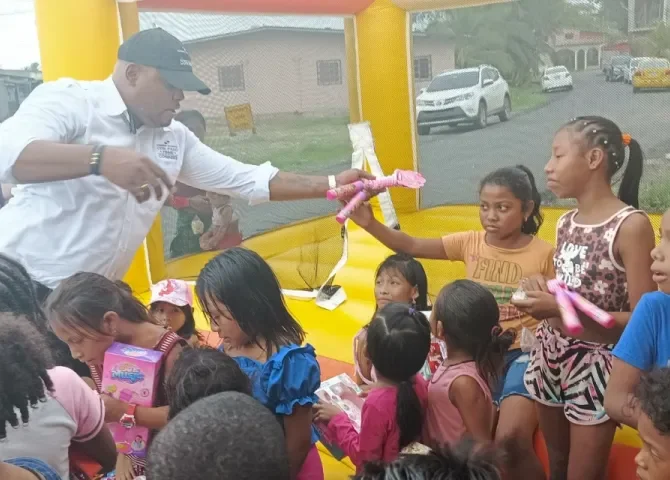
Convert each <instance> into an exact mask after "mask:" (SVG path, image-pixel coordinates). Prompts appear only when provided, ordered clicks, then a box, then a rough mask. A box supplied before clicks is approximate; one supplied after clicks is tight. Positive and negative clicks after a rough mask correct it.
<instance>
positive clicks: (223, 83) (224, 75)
mask: <svg viewBox="0 0 670 480" xmlns="http://www.w3.org/2000/svg"><path fill="white" fill-rule="evenodd" d="M219 90H221V91H222V92H232V91H236V90H244V67H243V66H242V65H228V66H226V67H219Z"/></svg>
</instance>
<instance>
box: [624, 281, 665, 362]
mask: <svg viewBox="0 0 670 480" xmlns="http://www.w3.org/2000/svg"><path fill="white" fill-rule="evenodd" d="M658 294H660V295H665V294H663V293H660V292H653V293H647V294H645V295H643V296H642V298H641V299H640V301H639V302H638V304H637V306H636V307H635V310H633V314H632V315H631V317H630V320H629V321H628V325H626V328H625V329H624V331H623V334H622V335H621V338H620V339H619V342H618V343H617V344H616V346H615V347H614V351H613V352H612V354H613V355H614V356H615V357H617V358H618V359H619V360H622V361H624V362H626V363H627V364H629V365H631V366H633V367H635V368H639V369H640V370H642V371H648V370H651V369H652V368H654V366H655V365H656V363H657V359H656V339H657V337H658V333H659V328H658V327H659V322H660V321H662V320H663V319H662V318H660V317H661V311H662V308H659V307H662V305H661V304H660V303H659V301H660V300H661V298H660V297H659V296H658Z"/></svg>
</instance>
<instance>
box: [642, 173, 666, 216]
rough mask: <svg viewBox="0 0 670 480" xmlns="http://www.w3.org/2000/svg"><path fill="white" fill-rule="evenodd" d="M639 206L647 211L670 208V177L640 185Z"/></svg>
mask: <svg viewBox="0 0 670 480" xmlns="http://www.w3.org/2000/svg"><path fill="white" fill-rule="evenodd" d="M640 208H641V209H642V210H644V211H646V212H649V213H663V212H665V211H666V210H667V209H668V208H670V179H669V178H666V179H664V180H654V181H651V182H647V183H643V184H642V185H640Z"/></svg>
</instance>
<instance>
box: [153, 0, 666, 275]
mask: <svg viewBox="0 0 670 480" xmlns="http://www.w3.org/2000/svg"><path fill="white" fill-rule="evenodd" d="M540 3H542V2H540ZM545 3H546V5H545ZM545 3H542V5H540V4H538V3H537V2H531V1H528V0H523V1H520V2H517V4H515V5H493V6H486V7H475V8H468V9H458V10H453V11H449V12H446V11H445V12H430V13H424V14H420V15H417V16H415V17H414V19H413V20H414V21H413V25H414V26H413V30H414V39H413V54H412V55H413V74H414V80H415V91H416V93H417V97H418V100H417V110H418V118H417V121H418V135H417V144H418V152H419V168H420V171H421V172H422V173H423V174H424V175H425V176H426V178H428V179H430V181H429V182H428V184H427V186H426V188H425V189H424V191H423V192H422V207H423V208H426V207H433V206H437V205H445V204H472V203H476V202H477V185H478V182H479V180H480V179H481V178H482V177H483V176H484V175H485V174H486V173H487V172H489V171H491V170H494V169H495V168H498V167H500V166H504V165H511V164H517V163H523V164H525V165H527V166H528V167H530V168H531V170H532V171H533V172H534V173H535V175H536V177H537V183H538V185H540V186H541V188H542V189H544V184H545V176H544V171H543V167H544V165H545V163H546V160H547V158H548V157H549V155H550V145H551V141H552V137H553V134H554V132H555V131H556V130H557V129H558V128H559V127H560V126H561V125H562V124H563V123H565V122H566V121H567V120H569V119H571V118H573V117H575V116H579V115H587V114H595V115H602V116H605V117H608V118H611V119H612V120H614V121H615V122H617V123H619V124H620V125H621V127H622V128H623V129H624V130H626V131H628V132H629V133H630V134H631V135H632V136H633V137H634V138H636V139H637V140H638V141H639V142H640V143H641V145H642V146H643V149H644V150H645V154H646V158H647V159H646V164H645V176H644V179H643V185H642V188H641V206H642V208H644V209H646V210H647V211H650V212H660V211H663V210H665V209H666V208H668V207H669V206H670V193H668V192H670V189H669V188H668V182H670V180H669V177H668V172H669V170H668V168H669V167H668V162H669V161H670V156H669V155H670V153H669V152H670V139H669V138H670V137H668V136H667V128H666V125H667V121H666V120H667V102H668V98H670V97H668V93H667V92H662V91H661V92H657V93H648V94H643V95H642V94H641V95H638V94H637V93H636V92H634V90H635V89H634V88H633V86H632V85H631V83H630V82H631V80H632V78H633V73H629V72H628V71H627V69H628V63H627V62H625V65H624V67H622V68H619V67H618V66H613V67H612V68H610V69H609V70H608V71H609V73H607V75H606V72H605V71H606V70H607V68H608V66H610V65H615V64H616V62H617V60H616V59H617V58H620V57H622V56H640V55H645V56H658V57H663V56H666V57H667V56H668V55H669V54H670V45H668V38H670V34H668V27H667V26H666V27H663V26H661V27H658V26H657V25H658V24H659V21H660V20H661V19H662V18H664V16H665V15H667V12H665V11H664V7H663V2H662V1H660V0H649V1H640V0H639V1H638V2H636V4H635V5H636V7H635V11H634V12H633V11H631V12H628V11H625V12H623V13H622V12H620V11H615V10H612V9H611V8H610V9H609V10H607V9H605V10H603V9H600V10H598V9H595V10H594V9H592V8H591V7H589V6H588V2H581V3H580V2H568V3H567V4H566V2H563V1H558V0H550V1H548V2H545ZM629 17H630V18H629ZM154 26H159V27H162V28H164V29H166V30H168V31H169V32H171V33H173V34H174V35H176V36H177V37H179V38H180V39H181V40H182V41H184V42H185V44H186V45H187V49H188V50H189V52H190V53H191V55H192V58H193V62H194V68H195V70H196V72H197V73H198V75H199V76H201V77H202V78H204V79H205V80H206V82H207V83H208V84H209V85H210V86H211V87H212V90H213V93H212V94H211V95H210V96H208V97H203V96H198V95H190V96H188V97H187V99H186V101H185V102H184V104H183V106H184V108H186V109H197V110H198V111H200V112H201V113H202V114H203V115H204V117H205V118H206V120H207V136H206V142H207V143H208V144H209V145H210V146H212V147H213V148H215V149H217V150H219V151H221V152H222V153H225V154H227V155H230V156H232V157H234V158H236V159H238V160H241V161H243V162H248V163H253V164H260V163H263V162H266V161H270V162H272V163H273V164H274V165H275V166H277V167H279V168H280V169H282V170H286V171H292V172H300V173H318V174H329V173H337V172H338V171H341V170H343V169H344V168H346V167H347V166H348V165H349V164H350V155H351V145H350V141H349V137H348V132H347V123H348V122H349V113H348V84H347V78H346V52H345V43H344V22H343V19H341V18H332V17H310V16H305V17H290V16H281V17H276V16H236V15H214V14H211V15H210V14H183V13H150V12H146V13H142V14H141V27H142V28H151V27H154ZM628 29H630V30H631V32H632V33H631V35H630V37H625V36H623V35H622V34H621V33H622V32H624V31H627V30H628ZM380 48H384V46H383V45H380ZM482 64H484V65H490V66H492V68H488V67H484V68H482V67H480V66H481V65H482ZM551 66H565V67H566V69H567V70H568V71H569V74H567V72H565V73H566V75H564V73H558V74H556V75H553V74H550V73H549V72H547V73H546V74H545V69H546V68H548V67H551ZM465 68H472V69H473V70H471V71H470V72H475V73H468V74H464V75H463V77H462V78H460V79H459V80H458V81H456V83H459V82H460V83H462V85H460V84H459V85H451V86H449V85H447V86H446V87H445V85H446V84H448V83H449V82H450V81H451V80H445V79H444V78H443V77H442V76H441V74H442V73H444V72H446V71H450V70H451V71H453V70H454V69H456V70H459V69H465ZM610 74H612V75H614V76H615V77H616V78H611V79H610V78H609V75H610ZM564 76H565V77H566V78H567V76H570V78H571V80H572V84H571V86H570V85H568V84H567V83H563V82H562V80H561V79H562V78H563V77H564ZM606 78H607V80H617V81H616V82H614V81H611V82H608V81H606ZM489 80H490V81H491V82H488V83H492V85H491V86H488V87H486V88H482V90H485V91H484V92H483V93H482V98H483V99H484V100H483V102H482V103H483V104H484V110H485V114H484V116H482V112H481V109H475V110H473V111H468V110H467V108H466V107H465V106H464V102H463V101H462V100H463V98H461V94H459V92H458V91H457V90H458V88H469V87H471V86H472V85H474V84H479V85H480V86H481V87H483V83H484V82H485V81H489ZM554 80H556V81H554ZM619 80H622V81H619ZM445 82H446V83H445ZM463 82H464V83H463ZM468 82H471V83H472V85H471V84H470V83H468ZM473 82H474V83H473ZM441 83H443V84H444V85H441ZM563 87H565V88H563ZM445 88H447V89H449V88H451V89H452V90H451V91H452V93H454V95H447V96H448V97H449V98H448V99H447V98H446V97H445V98H444V99H442V98H441V97H440V95H442V96H444V95H443V94H444V90H445ZM545 89H546V90H549V91H544V90H545ZM506 96H507V98H508V99H509V104H508V103H505V97H506ZM438 97H440V98H438ZM457 97H458V98H457ZM438 102H444V104H443V105H442V107H441V108H436V107H438V106H439V105H437V103H438ZM449 102H452V105H447V103H449ZM509 105H511V113H510V112H509V111H507V110H506V106H509ZM436 110H437V111H436ZM251 118H253V123H252V124H251V123H249V120H250V119H251ZM504 120H509V121H504ZM399 121H404V120H402V119H399ZM382 163H383V159H382ZM446 184H448V185H449V188H448V189H445V188H444V185H446ZM196 193H197V192H196ZM543 198H544V199H545V200H546V201H547V203H548V204H549V205H552V204H553V205H558V202H557V201H556V199H555V198H553V196H552V195H551V194H550V193H549V192H546V191H545V192H543ZM229 208H230V209H231V210H232V211H233V214H232V216H231V218H230V228H229V232H228V234H227V237H226V239H225V240H224V241H222V243H221V244H220V245H219V246H220V247H225V246H230V245H233V244H237V243H239V242H240V241H241V240H243V239H249V238H251V237H253V236H255V235H258V234H260V233H264V232H268V231H270V230H274V229H277V228H279V227H281V226H283V225H287V224H294V223H296V222H300V221H303V220H307V219H314V218H317V217H322V216H330V215H332V214H333V212H334V211H335V208H336V205H334V204H331V203H328V202H326V201H325V200H317V201H306V202H291V203H275V204H267V205H262V206H255V207H249V206H248V205H247V204H246V203H244V202H241V201H237V200H232V201H230V207H229ZM206 217H207V215H202V214H200V215H197V214H195V213H194V212H192V211H177V210H175V209H172V208H169V207H166V208H165V209H164V211H163V232H164V238H165V255H166V258H168V259H174V258H178V257H181V256H184V255H189V254H193V253H197V252H200V251H202V248H201V245H200V244H199V241H198V237H199V235H200V233H199V232H202V231H203V229H204V231H206V230H207V229H208V227H209V223H211V218H206ZM194 220H195V221H194ZM301 235H307V236H308V237H310V238H304V239H300V241H299V242H297V243H298V244H299V245H298V246H296V247H295V248H296V249H297V251H294V252H293V255H292V256H290V257H287V258H290V259H291V261H294V262H296V271H297V272H298V275H297V277H296V279H295V280H294V281H292V284H290V285H286V286H287V287H288V288H314V287H317V286H318V285H320V284H321V282H323V281H324V280H325V278H326V276H327V274H328V273H329V272H330V270H331V268H332V267H333V266H334V265H335V263H336V262H337V260H338V259H339V258H340V255H341V253H342V238H341V232H340V228H339V225H338V224H336V223H335V222H332V221H324V222H322V223H317V224H315V225H314V226H313V227H310V228H308V229H306V230H303V231H301ZM282 261H286V259H284V260H282Z"/></svg>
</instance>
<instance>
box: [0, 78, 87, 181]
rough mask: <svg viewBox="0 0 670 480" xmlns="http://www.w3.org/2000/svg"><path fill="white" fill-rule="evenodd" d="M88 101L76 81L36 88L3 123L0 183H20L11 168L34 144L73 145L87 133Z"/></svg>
mask: <svg viewBox="0 0 670 480" xmlns="http://www.w3.org/2000/svg"><path fill="white" fill-rule="evenodd" d="M87 119H88V102H87V100H86V95H85V92H84V90H83V89H82V88H81V86H79V84H77V82H76V81H75V80H71V79H62V80H58V81H55V82H48V83H44V84H42V85H40V86H39V87H37V88H36V89H35V90H34V91H33V92H32V93H31V94H30V95H29V96H28V98H26V99H25V100H24V101H23V103H22V104H21V106H20V107H19V109H18V111H17V112H16V113H15V114H14V115H13V116H12V117H10V118H8V119H7V120H5V121H4V122H2V123H0V145H2V147H1V148H0V182H2V183H12V184H16V183H18V182H17V181H16V179H15V178H14V175H13V173H12V169H13V167H14V164H15V163H16V160H17V159H18V158H19V156H20V155H21V152H23V150H24V149H25V148H26V147H27V146H28V145H29V144H31V143H32V142H34V141H36V140H44V141H50V142H59V143H71V142H72V141H73V140H74V139H75V138H77V137H78V136H80V135H82V134H83V133H84V132H85V130H86V122H87Z"/></svg>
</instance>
